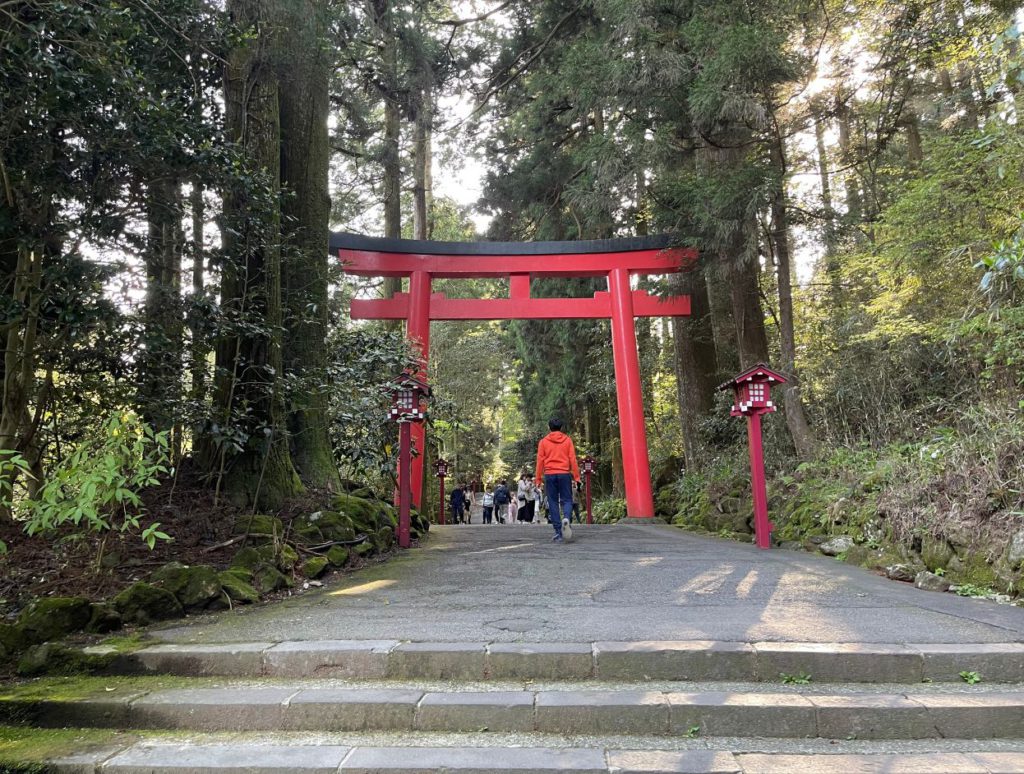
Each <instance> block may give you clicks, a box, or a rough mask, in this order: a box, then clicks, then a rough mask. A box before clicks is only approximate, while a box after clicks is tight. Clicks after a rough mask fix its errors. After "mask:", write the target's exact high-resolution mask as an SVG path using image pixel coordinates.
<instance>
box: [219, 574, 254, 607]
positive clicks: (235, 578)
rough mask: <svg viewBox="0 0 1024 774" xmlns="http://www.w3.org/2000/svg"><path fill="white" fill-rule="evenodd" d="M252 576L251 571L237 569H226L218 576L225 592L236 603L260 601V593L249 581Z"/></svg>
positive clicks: (248, 603)
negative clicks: (244, 571)
mask: <svg viewBox="0 0 1024 774" xmlns="http://www.w3.org/2000/svg"><path fill="white" fill-rule="evenodd" d="M251 577H252V574H251V573H248V574H243V573H241V572H238V571H236V570H224V571H223V572H221V573H219V574H218V576H217V578H218V580H220V585H221V588H222V589H224V593H225V594H227V595H228V598H229V599H230V600H231V602H232V603H233V604H236V605H250V604H253V603H254V602H259V601H260V593H259V592H258V591H256V589H255V587H253V585H252V584H251V583H249V578H251Z"/></svg>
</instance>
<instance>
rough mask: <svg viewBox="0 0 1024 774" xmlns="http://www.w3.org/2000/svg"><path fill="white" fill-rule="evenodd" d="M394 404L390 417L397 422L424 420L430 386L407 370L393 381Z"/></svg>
mask: <svg viewBox="0 0 1024 774" xmlns="http://www.w3.org/2000/svg"><path fill="white" fill-rule="evenodd" d="M391 394H392V401H393V404H392V406H391V413H390V417H391V418H392V419H393V420H395V421H396V422H422V421H423V420H424V419H425V418H426V416H427V410H426V406H425V405H424V404H425V402H426V399H427V398H429V397H430V387H429V386H428V385H427V384H426V383H424V382H422V381H420V380H419V379H417V378H416V377H415V376H413V375H412V374H410V373H408V372H406V373H404V374H402V375H401V376H399V377H398V378H397V379H395V380H394V381H392V383H391Z"/></svg>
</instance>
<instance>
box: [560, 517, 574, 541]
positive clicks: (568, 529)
mask: <svg viewBox="0 0 1024 774" xmlns="http://www.w3.org/2000/svg"><path fill="white" fill-rule="evenodd" d="M562 537H563V538H565V539H566V540H572V525H571V524H570V523H569V520H568V519H562Z"/></svg>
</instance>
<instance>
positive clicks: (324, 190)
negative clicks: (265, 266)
mask: <svg viewBox="0 0 1024 774" xmlns="http://www.w3.org/2000/svg"><path fill="white" fill-rule="evenodd" d="M277 4H278V8H279V11H280V14H279V25H278V26H279V29H280V30H281V33H280V36H279V37H278V39H277V42H278V56H277V62H276V64H277V72H278V80H279V84H280V90H279V101H280V111H281V188H282V190H283V191H285V192H286V194H285V196H284V197H283V198H282V201H281V244H282V251H283V253H282V259H281V289H282V302H283V305H284V347H283V353H284V357H283V363H284V373H285V375H286V376H287V377H288V378H289V384H291V385H292V386H293V388H292V389H291V390H290V391H289V394H288V396H287V411H288V420H287V424H288V432H289V442H290V444H291V456H292V462H293V463H294V465H295V468H296V470H297V471H298V473H299V477H300V478H301V479H302V481H303V483H304V484H306V485H307V486H311V487H315V488H318V489H328V490H331V491H336V490H337V489H338V488H339V487H340V484H341V480H340V477H339V475H338V469H337V466H336V464H335V461H334V452H333V450H332V448H331V440H330V436H329V432H328V418H327V381H328V380H327V367H328V357H327V348H326V342H327V324H328V320H327V285H328V273H329V267H328V261H329V260H331V259H330V258H329V251H328V246H327V234H328V230H329V226H330V214H331V199H330V195H329V193H328V170H329V167H330V147H329V138H328V131H327V119H328V112H329V103H328V87H329V81H330V76H331V71H332V69H333V64H334V63H333V57H332V55H331V49H330V48H329V47H328V46H327V44H326V41H325V36H326V32H327V27H328V18H327V11H328V7H327V2H326V1H325V0H277Z"/></svg>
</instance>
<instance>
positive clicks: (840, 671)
mask: <svg viewBox="0 0 1024 774" xmlns="http://www.w3.org/2000/svg"><path fill="white" fill-rule="evenodd" d="M115 669H116V670H117V671H120V672H128V673H163V674H173V675H185V676H193V677H194V676H202V675H216V676H246V677H257V676H273V677H348V678H358V679H372V678H394V679H414V678H432V679H441V680H501V679H522V680H531V679H532V680H585V679H601V680H690V681H694V680H737V681H757V682H778V681H779V680H780V679H781V676H782V675H800V674H805V675H810V676H812V677H813V679H814V682H816V683H830V682H863V683H872V682H880V683H920V682H922V681H925V682H927V681H931V682H951V681H952V682H955V681H959V680H960V679H961V678H960V673H961V672H976V673H978V674H979V675H981V676H982V678H983V679H984V680H985V681H986V682H1006V683H1017V682H1024V643H982V644H968V645H965V644H877V643H833V644H821V643H801V642H712V641H675V642H591V643H467V642H399V641H396V640H380V641H373V640H371V641H367V640H318V641H291V642H282V643H273V642H250V643H228V644H207V645H178V644H160V645H155V646H151V647H148V648H145V649H143V650H139V651H136V652H135V653H132V654H129V655H126V656H123V657H120V658H118V660H117V662H116V664H115Z"/></svg>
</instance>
